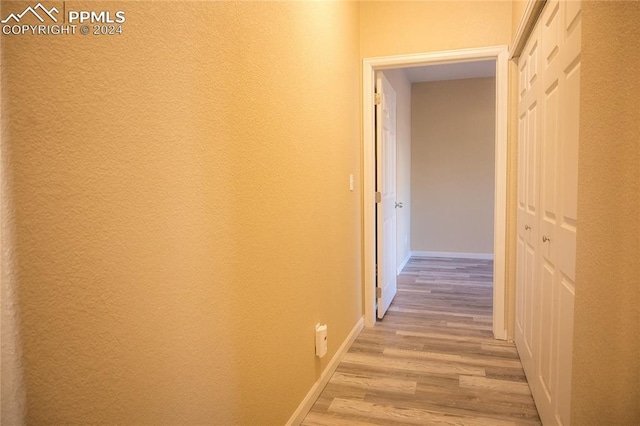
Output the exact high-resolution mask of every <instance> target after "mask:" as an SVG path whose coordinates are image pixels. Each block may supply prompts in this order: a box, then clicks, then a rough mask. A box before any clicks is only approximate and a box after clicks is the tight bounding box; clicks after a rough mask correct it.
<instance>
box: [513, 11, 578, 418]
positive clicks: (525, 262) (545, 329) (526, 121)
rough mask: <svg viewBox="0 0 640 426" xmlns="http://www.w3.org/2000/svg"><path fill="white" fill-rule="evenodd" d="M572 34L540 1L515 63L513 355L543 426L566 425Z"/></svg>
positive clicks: (574, 133) (572, 218) (572, 19)
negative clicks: (517, 79)
mask: <svg viewBox="0 0 640 426" xmlns="http://www.w3.org/2000/svg"><path fill="white" fill-rule="evenodd" d="M580 32H581V13H580V2H579V1H559V0H549V1H548V2H547V3H546V5H545V8H544V10H543V12H542V15H541V17H540V19H539V20H538V23H537V24H536V28H535V30H534V31H533V33H532V35H531V37H530V39H529V40H528V42H527V45H526V47H525V50H524V51H523V54H522V56H521V58H520V61H519V68H520V100H519V109H518V112H519V135H518V137H519V142H518V152H519V159H518V168H519V171H518V244H517V282H516V287H517V288H516V302H517V303H516V345H517V347H518V352H519V353H520V357H521V358H522V361H523V366H524V369H525V372H526V374H527V378H528V380H529V385H530V387H531V390H532V393H533V396H534V399H535V401H536V406H537V408H538V412H539V413H540V417H541V419H542V422H543V423H544V424H545V425H553V424H563V425H567V424H569V423H570V417H569V416H570V399H571V357H572V355H573V347H572V346H573V345H572V343H573V302H574V295H575V246H576V231H577V228H576V224H577V170H578V169H577V167H578V141H579V135H578V129H579V106H580V105H579V104H580V90H579V89H580V38H581V33H580ZM534 52H535V54H534ZM534 64H535V65H534ZM534 76H535V78H533V77H534ZM536 84H537V86H536ZM531 169H533V170H531ZM530 196H531V197H532V198H533V201H530V200H529V197H530ZM536 197H537V198H536ZM534 207H535V208H534ZM532 267H533V269H534V271H531V268H532ZM529 333H533V336H530V334H529Z"/></svg>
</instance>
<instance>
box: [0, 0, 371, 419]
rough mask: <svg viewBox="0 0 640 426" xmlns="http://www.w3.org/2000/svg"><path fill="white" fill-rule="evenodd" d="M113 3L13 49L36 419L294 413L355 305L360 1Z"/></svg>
mask: <svg viewBox="0 0 640 426" xmlns="http://www.w3.org/2000/svg"><path fill="white" fill-rule="evenodd" d="M100 4H101V7H104V8H107V7H108V8H115V7H120V8H123V9H125V10H126V16H127V22H126V23H125V24H124V34H123V35H122V36H118V37H114V36H112V37H94V36H81V35H77V36H75V37H74V36H70V37H63V36H59V37H54V36H51V37H43V36H21V37H18V36H3V40H2V107H3V109H2V126H3V132H4V133H3V136H4V137H3V140H2V143H3V154H4V156H3V162H4V165H5V166H6V173H7V175H8V176H9V178H10V181H11V187H10V188H9V190H8V191H7V194H6V197H7V202H8V203H9V205H11V206H12V208H13V211H12V218H11V219H15V222H16V229H15V231H16V232H15V237H16V239H15V243H14V244H12V245H11V246H9V245H10V244H11V243H10V242H9V241H5V240H4V239H3V241H2V243H3V247H2V249H3V256H4V253H5V250H11V251H12V252H13V253H15V256H16V263H15V269H13V270H12V271H10V272H11V274H10V275H11V276H10V278H11V280H13V282H14V283H15V291H16V294H17V299H18V300H17V302H18V307H19V310H20V314H21V317H20V327H21V332H22V339H23V359H22V361H23V364H24V385H25V389H26V395H27V398H26V410H27V421H28V423H30V424H73V423H76V424H87V423H105V424H115V423H121V424H283V423H284V422H285V421H286V420H287V419H288V418H289V416H290V415H291V414H292V412H293V411H294V409H295V408H296V406H297V405H298V404H299V403H300V401H301V400H302V398H303V397H304V395H305V394H306V393H307V392H308V390H309V389H310V387H311V385H312V384H313V383H314V382H315V380H316V379H317V378H318V376H319V375H320V373H321V371H322V370H323V368H325V366H326V364H327V362H328V360H330V359H331V357H332V356H333V355H334V353H335V351H336V349H337V347H338V346H339V344H340V343H342V341H343V340H344V339H345V337H346V336H347V334H348V332H349V331H350V330H351V329H352V327H353V326H354V325H355V323H356V321H357V320H358V319H359V318H360V316H361V309H362V307H361V300H362V299H361V287H360V283H361V266H360V261H361V246H360V244H361V243H360V226H361V225H360V205H361V198H360V184H359V181H358V180H357V179H356V188H355V191H353V192H350V191H349V189H348V175H349V173H353V174H354V175H355V176H356V177H358V176H360V143H359V122H360V118H359V117H360V113H359V96H358V93H359V63H358V5H357V4H356V3H350V2H348V3H347V2H345V3H342V2H340V3H334V2H320V3H297V2H296V3H293V2H291V3H271V2H269V3H265V2H256V3H240V2H179V3H172V2H153V3H151V2H126V3H117V4H115V3H111V4H106V3H100ZM21 5H22V7H24V3H21ZM74 7H77V8H78V9H80V8H85V9H89V10H91V9H95V8H98V6H97V5H96V3H94V2H87V3H84V4H83V3H80V2H74ZM11 8H12V4H11V3H7V2H2V16H5V15H6V14H7V13H8V12H9V9H11ZM328 166H329V167H328ZM3 219H4V218H3ZM3 278H4V277H3ZM317 322H326V323H327V324H328V326H329V353H328V355H327V356H326V357H325V358H323V360H322V361H319V360H318V359H317V358H315V356H314V336H313V327H314V325H315V323H317ZM3 348H4V346H3ZM4 361H5V359H4V354H3V363H4ZM3 395H4V389H3ZM3 423H4V422H3Z"/></svg>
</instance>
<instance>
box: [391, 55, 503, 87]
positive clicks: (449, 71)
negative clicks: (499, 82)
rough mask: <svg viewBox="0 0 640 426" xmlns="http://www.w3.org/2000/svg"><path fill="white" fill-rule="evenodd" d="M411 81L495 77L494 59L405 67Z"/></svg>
mask: <svg viewBox="0 0 640 426" xmlns="http://www.w3.org/2000/svg"><path fill="white" fill-rule="evenodd" d="M404 70H405V72H406V73H407V77H408V78H409V81H411V82H412V83H421V82H424V81H438V80H458V79H463V78H479V77H495V75H496V62H495V60H487V61H477V62H458V63H455V64H443V65H428V66H424V67H412V68H405V69H404Z"/></svg>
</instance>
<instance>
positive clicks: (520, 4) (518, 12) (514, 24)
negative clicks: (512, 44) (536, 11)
mask: <svg viewBox="0 0 640 426" xmlns="http://www.w3.org/2000/svg"><path fill="white" fill-rule="evenodd" d="M528 2H529V0H513V1H512V2H511V3H512V7H513V10H512V14H511V36H512V37H513V36H515V35H516V31H517V30H518V26H519V25H520V21H521V20H522V18H523V16H524V11H525V9H526V8H527V3H528Z"/></svg>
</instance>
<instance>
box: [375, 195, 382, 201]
mask: <svg viewBox="0 0 640 426" xmlns="http://www.w3.org/2000/svg"><path fill="white" fill-rule="evenodd" d="M381 202H382V193H381V192H376V203H381Z"/></svg>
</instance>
